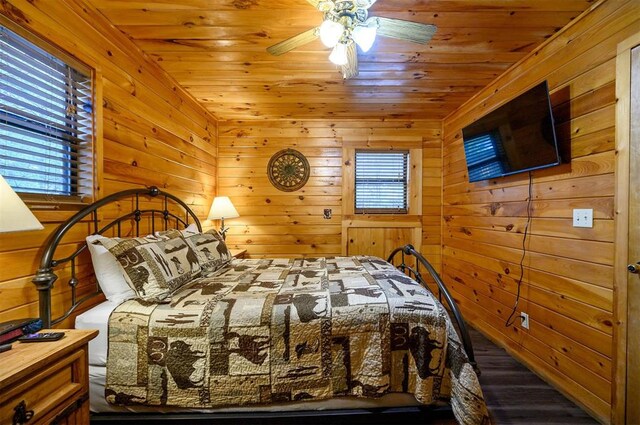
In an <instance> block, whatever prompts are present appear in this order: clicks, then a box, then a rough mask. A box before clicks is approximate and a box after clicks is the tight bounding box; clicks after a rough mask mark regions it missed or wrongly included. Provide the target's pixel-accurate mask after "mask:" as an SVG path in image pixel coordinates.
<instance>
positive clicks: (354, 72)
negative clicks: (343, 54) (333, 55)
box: [340, 42, 359, 80]
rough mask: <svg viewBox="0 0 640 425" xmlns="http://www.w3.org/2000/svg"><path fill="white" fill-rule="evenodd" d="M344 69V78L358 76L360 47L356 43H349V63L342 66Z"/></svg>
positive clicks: (342, 69)
mask: <svg viewBox="0 0 640 425" xmlns="http://www.w3.org/2000/svg"><path fill="white" fill-rule="evenodd" d="M340 70H341V71H342V78H344V79H345V80H348V79H349V78H353V77H357V76H358V72H359V71H358V49H357V48H356V43H353V42H352V43H349V44H348V45H347V64H346V65H342V66H341V67H340Z"/></svg>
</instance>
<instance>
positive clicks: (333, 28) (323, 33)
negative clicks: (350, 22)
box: [320, 19, 344, 47]
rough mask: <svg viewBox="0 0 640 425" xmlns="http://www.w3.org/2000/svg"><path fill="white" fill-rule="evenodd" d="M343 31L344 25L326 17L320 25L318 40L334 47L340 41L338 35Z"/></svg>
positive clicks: (340, 35)
mask: <svg viewBox="0 0 640 425" xmlns="http://www.w3.org/2000/svg"><path fill="white" fill-rule="evenodd" d="M343 33H344V26H343V25H342V24H341V23H339V22H335V21H332V20H331V19H327V20H326V21H324V22H323V23H322V25H320V40H321V41H322V44H324V45H325V46H327V47H334V46H336V45H337V44H338V41H340V37H342V34H343Z"/></svg>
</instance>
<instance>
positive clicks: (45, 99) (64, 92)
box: [0, 25, 93, 199]
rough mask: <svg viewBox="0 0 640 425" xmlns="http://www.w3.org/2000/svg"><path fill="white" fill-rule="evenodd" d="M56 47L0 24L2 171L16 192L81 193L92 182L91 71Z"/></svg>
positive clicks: (0, 149)
mask: <svg viewBox="0 0 640 425" xmlns="http://www.w3.org/2000/svg"><path fill="white" fill-rule="evenodd" d="M44 45H45V44H43V46H44ZM47 50H53V49H50V48H49V49H47ZM55 53H56V52H49V51H46V50H44V49H43V48H40V47H38V46H36V45H35V44H33V43H32V42H31V41H29V40H27V39H25V38H23V37H21V36H20V35H18V34H16V33H15V32H13V31H11V30H10V29H8V28H6V27H5V26H1V25H0V174H2V176H3V177H4V178H5V179H6V180H7V182H8V183H9V184H10V185H11V186H12V187H13V188H14V190H15V191H16V192H22V193H31V194H41V195H47V197H49V196H50V195H54V196H55V195H59V196H64V197H74V198H78V199H79V198H80V197H81V196H82V195H83V194H91V192H92V187H93V179H92V172H93V160H92V157H93V152H92V140H93V137H92V135H93V111H92V85H91V72H90V70H88V69H78V68H79V67H78V66H77V65H76V64H74V66H71V65H69V64H68V63H66V62H65V61H63V60H62V59H60V58H59V57H60V56H62V57H65V56H66V55H64V54H61V53H60V54H58V55H56V54H55Z"/></svg>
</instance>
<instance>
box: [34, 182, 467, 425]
mask: <svg viewBox="0 0 640 425" xmlns="http://www.w3.org/2000/svg"><path fill="white" fill-rule="evenodd" d="M141 197H147V198H159V199H162V200H163V209H141V208H140V198H141ZM127 198H129V199H132V200H133V202H134V208H133V211H131V212H129V213H126V214H124V215H122V216H120V217H118V218H116V219H114V220H113V221H111V222H109V223H108V224H106V225H104V226H102V227H100V218H99V216H98V210H99V209H100V208H102V207H104V206H106V205H109V204H112V203H115V202H118V201H121V200H123V199H127ZM169 201H172V202H173V203H175V205H177V206H178V207H180V208H181V209H183V210H184V212H183V213H182V214H181V215H177V214H174V213H172V212H170V211H169ZM87 217H90V221H91V223H92V227H93V234H103V233H105V232H107V231H109V230H111V229H114V228H115V233H116V235H117V236H118V237H121V231H122V223H123V222H125V221H127V222H129V223H131V220H133V224H134V225H133V230H134V231H135V235H127V236H140V222H141V221H142V219H143V217H147V218H149V219H150V221H151V223H150V227H151V232H154V231H155V230H156V226H157V224H156V220H159V221H160V226H161V228H162V229H163V230H166V229H168V228H170V227H174V228H179V227H181V226H182V227H187V226H188V225H189V223H190V222H193V223H195V224H196V226H197V228H198V230H199V231H202V226H201V224H200V221H199V220H198V217H197V216H196V214H195V213H194V212H193V210H191V208H190V207H189V206H188V205H187V204H186V203H185V202H184V201H182V200H180V199H179V198H177V197H176V196H174V195H171V194H169V193H166V192H164V191H161V190H160V189H158V188H157V187H155V186H152V187H149V188H145V189H130V190H124V191H121V192H117V193H114V194H112V195H109V196H107V197H105V198H102V199H100V200H98V201H96V202H94V203H93V204H91V205H88V206H87V207H85V208H83V209H82V210H80V211H78V212H77V213H76V214H74V215H73V216H72V217H71V218H69V219H68V220H67V221H66V222H64V223H62V224H61V225H60V226H59V227H58V228H57V229H56V231H55V232H54V233H53V234H51V236H50V237H49V239H48V240H47V242H46V244H45V246H44V251H43V255H42V259H41V261H40V268H39V269H38V271H37V273H36V275H35V277H34V278H33V283H34V284H35V285H36V288H37V290H38V295H39V314H40V318H41V319H42V322H43V326H44V327H45V328H50V327H51V326H53V325H55V324H57V323H59V322H61V321H63V320H65V319H66V318H68V317H69V316H71V314H72V313H73V312H74V311H76V309H77V308H78V307H79V306H80V305H81V304H83V303H84V302H86V301H88V300H90V299H92V298H94V297H97V296H100V295H101V294H102V291H101V290H100V287H99V285H98V284H97V282H96V285H95V289H94V290H93V291H92V292H90V293H88V294H86V295H84V296H82V297H80V296H79V294H78V291H77V287H78V283H79V280H78V278H77V273H76V262H77V258H78V256H79V255H80V254H81V253H82V252H83V251H84V250H85V249H87V245H86V244H82V245H81V246H80V247H79V248H78V249H76V250H75V251H74V252H73V253H72V254H71V255H69V256H67V257H64V258H59V259H55V258H54V256H55V253H56V249H57V248H58V246H59V245H60V243H61V241H62V239H63V237H64V236H65V234H66V233H67V232H68V231H69V230H70V229H71V228H72V227H73V226H74V225H76V224H78V223H80V222H81V221H86V220H87ZM410 258H415V267H412V266H411V265H409V264H408V263H409V261H408V260H409V259H410ZM396 260H399V264H397V265H396V264H394V261H396ZM387 261H388V262H389V263H391V264H394V266H395V267H396V268H398V269H399V270H400V271H402V272H404V273H405V274H407V275H408V276H410V277H412V278H413V279H415V280H416V281H418V282H419V283H420V284H421V285H423V286H424V287H425V288H427V289H428V290H430V291H431V289H430V288H429V287H428V285H427V282H426V280H425V278H424V277H423V275H422V273H421V271H420V270H421V268H424V270H426V271H427V272H428V274H429V275H430V276H431V278H432V279H433V280H434V281H435V283H436V285H437V288H438V296H439V299H440V301H441V302H442V300H443V298H444V301H445V302H446V306H447V307H448V310H449V312H450V314H451V316H452V319H453V320H454V322H455V325H456V330H457V331H458V334H459V336H460V338H461V340H462V344H463V347H464V350H465V352H466V354H467V357H468V358H469V363H470V364H471V365H472V366H473V368H474V369H475V370H476V373H478V374H479V370H478V368H477V364H476V361H475V357H474V353H473V347H472V344H471V338H470V336H469V333H468V330H467V326H466V323H465V321H464V319H463V317H462V314H461V313H460V310H459V308H458V306H457V304H456V302H455V300H454V299H453V297H452V296H451V294H450V292H449V291H448V290H447V287H446V286H445V284H444V282H443V281H442V279H441V278H440V276H439V275H438V273H437V272H436V270H435V269H434V268H433V266H432V265H431V264H430V263H429V262H428V261H427V260H426V259H425V258H424V257H423V256H422V255H421V254H420V253H419V252H418V251H416V250H415V248H414V247H413V246H412V245H405V246H403V247H400V248H396V249H395V250H394V251H393V252H392V253H391V254H390V255H389V257H388V259H387ZM67 263H69V267H70V276H71V277H70V278H69V280H68V282H67V285H69V287H70V288H71V306H70V307H68V308H67V309H66V310H65V311H64V313H63V314H62V315H61V316H59V317H55V318H54V317H52V311H51V290H52V288H53V285H54V283H55V282H56V281H57V280H58V276H57V275H56V273H55V272H54V269H56V268H57V267H59V266H61V265H63V264H67ZM379 410H380V409H367V412H369V413H372V412H375V411H378V413H379ZM387 410H388V409H382V411H385V412H386V411H387ZM413 410H414V411H415V410H416V408H413ZM419 410H420V411H421V410H423V409H422V408H421V409H419ZM431 410H433V409H431ZM405 411H406V409H405ZM333 412H334V413H332V411H322V412H318V413H311V416H316V415H330V416H331V415H332V416H334V417H335V415H346V416H345V417H348V418H349V419H347V421H348V423H351V421H352V417H351V416H350V414H349V413H348V411H340V412H339V413H336V412H335V411H333ZM360 413H361V412H360ZM356 414H358V411H356ZM216 415H217V416H216ZM287 415H293V417H296V418H298V419H300V416H299V415H296V414H295V413H285V417H286V416H287ZM129 416H133V417H136V418H139V419H142V416H144V415H142V416H141V415H139V414H134V415H131V414H129ZM147 416H149V415H147ZM182 416H184V414H182ZM250 416H251V417H252V418H253V419H258V418H263V419H267V418H268V416H269V415H260V414H258V415H257V416H255V414H250ZM123 417H125V416H123V414H113V415H112V414H99V415H95V419H99V418H102V420H114V419H115V420H119V421H122V420H123ZM162 417H163V418H166V419H168V418H170V417H174V418H177V417H181V416H180V415H163V416H162ZM188 417H189V418H190V420H196V419H197V418H205V419H206V418H209V419H210V418H214V417H217V418H218V419H223V420H224V419H225V418H226V419H230V420H234V418H245V419H246V418H247V414H244V416H242V414H239V415H234V414H195V415H194V414H190V415H189V416H188ZM93 418H94V416H92V420H93ZM283 418H284V417H283V416H280V419H283ZM154 420H156V421H157V420H158V417H157V416H155V419H154Z"/></svg>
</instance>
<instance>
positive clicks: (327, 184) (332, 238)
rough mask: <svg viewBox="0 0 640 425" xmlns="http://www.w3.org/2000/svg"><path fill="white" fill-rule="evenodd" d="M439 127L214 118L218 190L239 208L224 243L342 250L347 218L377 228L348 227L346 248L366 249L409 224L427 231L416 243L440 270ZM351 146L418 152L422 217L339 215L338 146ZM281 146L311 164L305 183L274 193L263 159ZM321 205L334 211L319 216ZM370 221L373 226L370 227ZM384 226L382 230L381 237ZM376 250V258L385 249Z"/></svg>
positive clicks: (269, 250)
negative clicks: (328, 215) (374, 230)
mask: <svg viewBox="0 0 640 425" xmlns="http://www.w3.org/2000/svg"><path fill="white" fill-rule="evenodd" d="M441 125H442V124H441V122H440V121H437V120H434V121H394V120H386V121H380V120H370V121H367V120H360V121H339V120H336V121H324V120H311V121H284V120H276V121H221V122H220V123H219V147H218V155H219V158H218V159H219V175H218V185H219V193H220V194H221V195H228V196H229V197H231V200H232V201H233V203H234V205H235V206H236V208H237V209H238V212H239V213H240V217H239V218H236V219H233V220H228V221H226V222H225V224H227V225H228V226H229V227H230V230H229V233H228V236H227V241H228V243H229V245H230V246H231V247H232V248H239V249H246V250H247V252H248V255H249V256H250V257H264V256H267V257H268V256H285V257H295V256H301V255H304V256H313V255H341V254H342V253H345V252H346V247H344V249H343V246H342V245H341V244H342V243H343V241H344V239H343V223H345V222H346V223H347V228H348V227H352V226H356V227H364V228H371V227H375V228H377V229H380V230H379V231H380V232H381V233H380V236H381V238H377V237H375V234H374V233H372V232H367V231H364V230H362V229H361V230H357V231H354V233H352V234H350V236H349V238H351V236H354V235H355V236H354V237H355V238H356V240H354V242H353V243H352V245H353V246H362V247H365V246H366V247H370V246H371V245H372V244H373V242H374V241H376V240H378V239H379V240H378V241H377V242H376V243H378V244H381V245H382V247H383V248H379V249H381V250H382V251H384V250H385V249H386V248H385V247H386V246H387V245H389V243H390V242H389V243H387V244H386V245H385V242H384V241H385V240H386V239H394V240H398V238H399V236H398V234H402V237H403V238H405V236H407V235H411V237H414V238H415V232H409V233H406V234H405V228H406V229H407V230H408V228H407V226H409V225H410V226H411V227H412V228H414V229H416V228H417V229H420V228H422V227H424V228H425V229H427V230H426V231H427V232H428V233H426V234H425V235H423V236H422V240H421V241H420V242H421V245H422V249H423V251H424V250H426V252H427V254H428V256H429V259H430V260H431V261H433V262H434V265H435V266H436V267H439V266H440V227H439V222H440V214H441V195H440V192H441V186H440V179H441V174H440V173H441V171H440V170H441V152H442V151H441ZM354 147H371V148H380V149H382V148H384V149H416V150H417V151H418V152H419V151H421V152H422V153H421V155H422V158H421V160H422V170H421V173H418V174H417V175H418V176H420V175H421V177H420V178H419V179H418V181H417V182H415V187H416V188H419V187H420V185H422V188H423V197H422V205H421V206H422V209H423V213H424V212H425V211H426V213H424V215H423V216H422V219H421V216H420V215H417V216H415V217H411V218H410V221H411V223H406V220H407V216H376V217H372V216H351V215H349V216H347V215H346V214H347V212H346V211H348V208H346V206H345V204H344V202H345V201H344V199H345V196H344V193H343V184H344V183H345V181H344V178H345V176H344V175H343V161H344V158H343V148H344V149H350V148H354ZM285 148H293V149H297V150H299V151H300V152H302V153H303V154H304V155H305V156H306V157H307V159H308V160H309V163H310V165H311V177H310V178H309V181H308V182H307V184H306V185H305V186H304V187H303V188H302V189H300V190H298V191H296V192H289V193H286V192H281V191H279V190H277V189H275V188H274V187H273V186H272V185H271V183H270V182H269V179H268V178H267V164H268V162H269V158H270V157H271V156H272V155H273V154H274V153H276V152H278V151H279V150H281V149H285ZM345 187H348V185H347V186H345ZM347 195H348V193H347ZM347 202H348V201H347ZM325 208H331V209H332V211H333V217H332V218H331V219H330V220H326V219H324V218H323V217H322V215H323V210H324V209H325ZM361 221H367V223H364V224H363V223H361ZM374 221H375V225H369V224H372V223H373V222H374ZM385 221H386V222H385ZM401 221H402V222H403V224H402V225H401V226H400V227H402V228H403V229H401V230H397V229H398V225H397V223H398V222H401ZM394 222H395V223H394ZM368 223H369V224H368ZM387 224H388V225H387ZM384 229H387V235H386V236H385V230H384ZM390 229H396V230H390ZM418 234H419V233H418ZM407 237H408V236H407ZM418 238H419V237H418ZM407 242H408V241H407ZM414 243H415V242H414ZM379 246H380V245H379ZM382 251H380V252H379V253H378V254H377V255H382V256H386V255H387V254H388V252H387V253H383V252H382ZM349 252H350V253H351V252H353V251H352V250H349Z"/></svg>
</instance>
